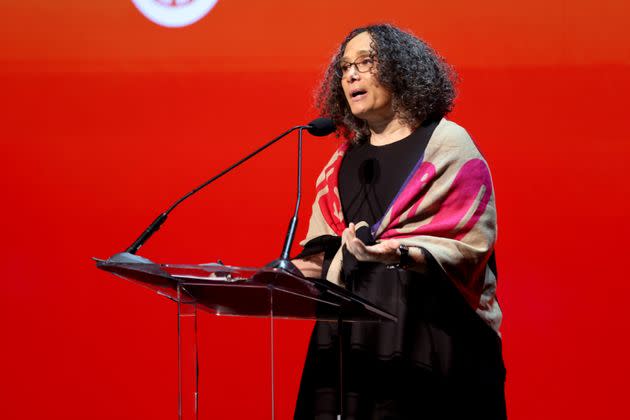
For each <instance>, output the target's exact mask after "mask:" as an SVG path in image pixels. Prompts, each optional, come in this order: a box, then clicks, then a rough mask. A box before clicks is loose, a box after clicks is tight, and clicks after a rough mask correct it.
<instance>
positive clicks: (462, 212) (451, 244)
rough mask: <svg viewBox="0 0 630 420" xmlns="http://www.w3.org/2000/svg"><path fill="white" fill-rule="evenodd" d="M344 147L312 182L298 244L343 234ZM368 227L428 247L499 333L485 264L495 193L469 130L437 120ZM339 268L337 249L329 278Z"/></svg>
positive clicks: (493, 230) (380, 235) (381, 236)
mask: <svg viewBox="0 0 630 420" xmlns="http://www.w3.org/2000/svg"><path fill="white" fill-rule="evenodd" d="M347 149H348V145H347V144H344V145H343V146H341V147H340V148H339V149H338V150H337V151H336V152H335V153H334V154H333V156H332V158H331V159H330V161H329V162H328V164H327V165H326V166H325V167H324V170H323V171H322V173H321V174H320V176H319V178H318V179H317V183H316V190H317V194H316V198H315V203H314V204H313V212H312V215H311V220H310V224H309V229H308V233H307V236H306V238H305V239H304V240H303V241H302V242H301V245H305V244H306V243H307V242H309V241H310V240H312V239H314V238H316V237H319V236H322V235H338V236H341V233H342V232H343V230H344V229H345V228H346V222H345V221H344V216H343V211H342V208H341V201H340V198H339V190H338V187H337V186H338V184H337V181H338V179H337V178H338V174H339V168H340V167H341V162H342V160H343V156H344V154H345V152H346V151H347ZM363 223H365V222H363ZM366 225H367V224H366ZM370 229H371V230H372V234H373V236H374V238H375V239H376V241H377V242H378V241H381V240H385V239H397V240H399V241H400V243H402V244H404V245H408V246H416V247H423V248H424V249H426V250H427V251H428V252H429V253H431V255H432V256H433V257H434V258H435V260H436V261H437V262H438V264H439V265H440V267H441V268H442V270H443V271H444V273H445V274H446V275H447V276H448V278H450V279H451V280H452V281H453V282H454V284H455V285H456V286H457V287H458V289H459V290H460V291H461V292H462V294H463V295H464V297H465V298H466V300H467V301H468V302H469V303H470V305H471V306H472V307H473V308H474V309H475V310H476V311H477V313H478V314H479V315H480V316H481V317H482V318H483V319H484V321H486V322H487V323H488V325H490V326H491V327H492V328H493V329H494V330H495V331H497V333H498V332H499V326H500V324H501V317H502V315H501V310H500V308H499V305H498V302H497V299H496V275H495V273H493V271H492V270H491V269H490V268H489V267H488V260H489V258H490V256H491V255H492V253H493V249H494V243H495V241H496V234H497V226H496V209H495V203H494V191H493V188H492V180H491V177H490V171H489V169H488V165H487V163H486V161H485V160H484V158H483V156H481V154H480V153H479V151H478V150H477V148H476V146H475V144H474V143H473V141H472V139H471V138H470V136H469V135H468V133H467V132H466V130H464V129H463V128H462V127H460V126H458V125H457V124H455V123H453V122H451V121H448V120H446V119H442V120H441V121H440V123H439V124H438V126H437V127H436V128H435V131H434V132H433V135H432V136H431V138H430V140H429V142H428V144H427V147H426V150H425V152H424V155H423V156H418V163H417V164H416V166H415V167H414V169H413V170H412V171H411V173H410V175H409V177H408V178H407V180H406V181H405V183H404V184H403V186H402V187H401V189H400V191H399V192H398V194H397V195H396V197H395V198H394V200H393V202H392V203H391V204H390V206H389V208H388V210H387V211H386V212H385V215H384V216H383V219H382V220H380V221H379V222H378V223H377V224H375V225H374V226H371V227H370ZM342 246H343V244H342ZM341 267H342V252H341V248H340V249H339V250H338V252H337V254H336V255H335V257H334V258H333V260H332V262H331V265H330V268H329V270H328V274H327V276H326V278H327V279H328V280H329V281H331V282H333V283H336V284H340V275H341Z"/></svg>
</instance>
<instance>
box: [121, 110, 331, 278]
mask: <svg viewBox="0 0 630 420" xmlns="http://www.w3.org/2000/svg"><path fill="white" fill-rule="evenodd" d="M295 130H299V135H298V198H297V203H296V208H295V213H294V218H293V219H295V220H293V219H292V221H291V224H290V226H289V232H287V237H286V239H285V245H284V247H283V251H282V257H281V260H285V261H288V255H289V252H290V249H291V244H292V242H293V237H294V236H295V229H296V226H297V212H298V209H299V205H300V195H301V187H300V184H301V174H302V131H303V130H307V131H308V132H309V133H310V134H312V135H313V136H318V137H321V136H326V135H328V134H330V133H332V132H333V131H335V125H334V123H333V122H332V120H330V119H328V118H317V119H315V120H313V121H311V122H310V123H309V124H308V125H298V126H295V127H292V128H290V129H288V130H287V131H285V132H284V133H282V134H280V135H279V136H277V137H276V138H274V139H273V140H271V141H269V142H268V143H266V144H264V145H263V146H261V147H259V148H258V149H256V150H255V151H253V152H252V153H250V154H248V155H247V156H245V157H244V158H242V159H240V160H239V161H237V162H236V163H234V164H232V165H230V166H229V167H227V168H226V169H224V170H223V171H221V172H219V173H218V174H217V175H215V176H213V177H212V178H210V179H209V180H207V181H206V182H204V183H203V184H201V185H199V186H198V187H196V188H194V189H193V190H191V191H189V192H188V193H187V194H185V195H184V196H183V197H181V198H180V199H179V200H177V201H176V202H174V203H173V204H172V205H171V206H170V207H169V208H168V209H167V210H166V211H164V212H163V213H161V214H160V215H159V216H158V217H157V218H156V219H155V220H154V221H153V222H152V223H151V224H150V225H149V227H147V229H145V231H144V232H143V233H142V234H141V235H140V236H139V237H138V238H137V239H136V240H135V241H134V242H133V243H132V244H131V245H130V246H129V248H127V249H126V251H125V254H135V253H136V252H138V250H139V249H140V247H142V245H144V244H145V243H146V242H147V241H148V240H149V238H151V236H152V235H153V234H154V233H155V232H157V231H158V230H159V229H160V227H161V226H162V224H164V222H165V221H166V219H167V217H168V215H169V214H170V213H171V212H172V211H173V210H174V209H175V208H176V207H177V206H178V205H180V204H181V203H182V202H183V201H184V200H186V199H187V198H188V197H190V196H191V195H193V194H195V193H196V192H198V191H199V190H201V189H202V188H204V187H206V186H207V185H209V184H211V183H212V182H214V181H216V180H217V179H219V178H221V177H222V176H224V175H226V174H227V173H228V172H230V171H231V170H232V169H234V168H236V167H237V166H239V165H241V164H242V163H244V162H246V161H247V160H249V159H251V158H252V157H254V156H255V155H257V154H258V153H260V152H262V151H263V150H265V149H266V148H268V147H269V146H271V145H272V144H274V143H276V142H277V141H279V140H280V139H282V138H283V137H285V136H286V135H288V134H289V133H291V132H293V131H295ZM117 255H119V254H117ZM289 264H291V263H290V262H289ZM291 265H292V264H291ZM282 266H284V264H282ZM282 268H284V267H282Z"/></svg>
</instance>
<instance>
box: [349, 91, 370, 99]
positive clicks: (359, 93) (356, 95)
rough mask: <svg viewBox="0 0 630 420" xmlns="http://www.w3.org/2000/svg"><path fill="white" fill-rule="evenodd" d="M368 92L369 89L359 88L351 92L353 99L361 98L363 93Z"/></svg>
mask: <svg viewBox="0 0 630 420" xmlns="http://www.w3.org/2000/svg"><path fill="white" fill-rule="evenodd" d="M366 93H367V91H365V90H363V89H357V90H353V91H352V92H350V96H351V97H352V99H359V98H361V97H362V96H363V95H365V94H366Z"/></svg>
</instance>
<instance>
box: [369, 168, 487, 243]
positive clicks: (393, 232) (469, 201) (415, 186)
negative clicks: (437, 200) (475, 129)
mask: <svg viewBox="0 0 630 420" xmlns="http://www.w3.org/2000/svg"><path fill="white" fill-rule="evenodd" d="M429 165H431V164H429ZM423 166H424V164H423V165H422V166H421V167H420V168H419V169H418V171H417V172H418V174H419V177H420V179H422V177H423V176H424V175H425V173H426V174H430V172H428V171H427V169H429V168H430V167H429V166H427V167H425V168H424V170H423ZM431 166H433V165H431ZM432 175H433V176H431V175H429V176H427V177H426V179H425V180H424V181H425V182H421V183H411V182H410V183H409V184H408V185H407V187H406V189H410V190H411V191H409V192H405V191H403V193H404V197H405V198H406V199H407V200H406V204H408V203H409V201H408V197H417V196H418V195H419V194H422V195H421V196H419V197H418V201H417V202H416V203H415V204H414V205H413V206H412V209H413V212H407V211H406V210H405V207H406V206H405V207H403V206H402V204H403V203H401V205H400V206H397V207H395V210H396V211H398V212H404V214H406V217H404V218H402V216H403V213H400V214H395V213H392V216H393V217H395V218H394V219H393V220H394V221H396V223H397V224H399V223H400V222H402V223H403V224H404V222H405V221H406V220H409V219H411V220H413V219H414V218H415V217H414V216H416V214H415V212H416V211H417V210H418V207H419V205H420V203H421V202H422V199H423V198H424V192H423V191H422V188H423V187H424V186H425V185H426V183H428V182H430V181H431V180H433V178H434V177H435V172H433V174H432ZM482 187H485V192H484V194H483V196H482V197H481V199H480V202H479V203H476V200H477V196H478V195H479V191H480V190H481V188H482ZM491 196H492V181H491V178H490V171H489V170H488V167H487V165H486V163H485V162H484V161H483V160H481V159H471V160H469V161H468V162H466V163H465V164H464V165H463V166H462V167H461V169H460V170H459V172H458V173H457V175H456V176H455V179H454V180H453V183H452V184H451V186H450V188H449V190H448V192H447V194H446V198H445V199H444V201H443V202H442V203H441V205H440V207H439V210H438V212H437V213H436V214H435V215H434V216H433V218H432V219H431V221H430V222H429V223H427V224H424V225H422V226H419V227H418V228H416V229H414V230H413V231H410V232H405V233H401V232H400V231H399V230H397V229H390V228H386V230H385V232H383V234H382V235H381V239H386V238H392V237H398V238H402V237H411V236H417V235H430V236H441V237H445V238H453V239H457V240H459V239H461V238H463V237H464V236H466V234H467V233H468V232H470V230H471V229H472V228H473V226H475V224H476V223H477V221H478V220H479V218H480V217H481V215H482V214H483V213H484V211H485V210H486V206H487V205H488V202H489V201H490V197H491ZM400 198H401V199H402V198H403V194H401V197H400ZM397 201H398V200H397ZM475 205H476V206H477V207H476V209H475V211H474V213H473V215H472V216H471V217H470V219H469V220H468V221H467V222H466V224H465V225H464V226H462V227H461V228H460V229H458V230H457V231H456V230H455V227H456V226H457V225H458V224H459V223H460V222H461V221H462V220H463V218H464V217H465V216H466V214H467V213H468V212H469V210H470V209H471V207H472V206H475ZM390 226H392V227H394V226H396V225H395V224H393V223H390Z"/></svg>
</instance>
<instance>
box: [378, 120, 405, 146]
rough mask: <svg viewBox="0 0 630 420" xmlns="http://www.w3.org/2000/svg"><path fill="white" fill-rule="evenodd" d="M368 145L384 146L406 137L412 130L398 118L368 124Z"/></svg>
mask: <svg viewBox="0 0 630 420" xmlns="http://www.w3.org/2000/svg"><path fill="white" fill-rule="evenodd" d="M368 124H369V127H370V144H372V145H374V146H385V145H386V144H391V143H395V142H397V141H398V140H402V139H404V138H405V137H408V136H409V135H410V134H411V132H412V130H411V128H410V127H409V126H407V125H406V124H403V122H402V121H401V120H400V119H398V118H392V119H390V120H384V121H379V122H369V123H368Z"/></svg>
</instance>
